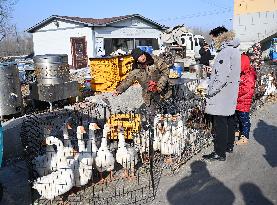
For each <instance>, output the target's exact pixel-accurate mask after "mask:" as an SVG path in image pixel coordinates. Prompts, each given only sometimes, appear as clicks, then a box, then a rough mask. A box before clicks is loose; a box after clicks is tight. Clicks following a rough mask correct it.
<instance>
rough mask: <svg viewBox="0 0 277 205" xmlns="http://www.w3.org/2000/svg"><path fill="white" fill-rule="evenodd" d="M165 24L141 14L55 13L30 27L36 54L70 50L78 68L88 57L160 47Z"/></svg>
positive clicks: (62, 52)
mask: <svg viewBox="0 0 277 205" xmlns="http://www.w3.org/2000/svg"><path fill="white" fill-rule="evenodd" d="M164 29H165V27H164V26H163V25H160V24H159V23H157V22H155V21H152V20H150V19H148V18H145V17H143V16H141V15H139V14H133V15H127V16H119V17H112V18H103V19H94V18H80V17H69V16H57V15H53V16H51V17H49V18H47V19H45V20H43V21H41V22H39V23H38V24H36V25H35V26H33V27H31V28H29V29H28V30H27V31H28V32H29V33H32V34H33V42H34V52H35V55H44V54H67V55H68V59H69V64H70V65H72V66H74V67H75V68H81V67H85V66H87V63H88V58H90V57H97V56H102V55H109V54H110V53H111V52H113V51H115V50H117V49H119V48H120V49H122V50H124V51H129V50H131V49H133V48H134V47H136V46H153V48H154V49H158V48H159V45H160V42H159V37H160V33H161V32H162V31H163V30H164Z"/></svg>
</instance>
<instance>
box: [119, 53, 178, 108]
mask: <svg viewBox="0 0 277 205" xmlns="http://www.w3.org/2000/svg"><path fill="white" fill-rule="evenodd" d="M131 54H132V56H133V58H134V61H135V62H134V63H133V70H132V71H131V72H130V73H129V74H128V76H127V78H126V79H125V80H124V81H122V82H121V84H120V85H119V86H118V87H117V89H116V91H115V93H114V94H115V95H117V94H121V93H123V92H125V91H126V90H127V89H128V88H129V87H130V86H131V85H133V83H134V82H135V81H138V82H139V84H140V85H141V87H142V97H143V100H144V102H145V104H146V106H147V107H148V108H150V110H151V112H153V111H154V110H157V109H158V108H159V107H160V105H161V104H162V101H163V100H166V99H168V98H169V97H171V94H172V89H171V86H170V84H169V67H170V66H171V65H172V64H173V61H172V59H170V58H168V59H169V60H164V59H163V58H161V57H159V56H151V55H150V54H148V53H146V52H143V51H142V50H140V49H139V48H136V49H134V50H133V51H132V53H131Z"/></svg>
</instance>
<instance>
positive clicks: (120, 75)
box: [89, 55, 133, 92]
mask: <svg viewBox="0 0 277 205" xmlns="http://www.w3.org/2000/svg"><path fill="white" fill-rule="evenodd" d="M89 60H90V73H91V86H92V89H93V90H94V91H97V92H109V91H113V90H115V89H116V87H117V86H118V85H119V83H120V82H121V81H122V80H124V79H125V78H126V76H127V74H128V72H129V71H130V70H131V69H132V62H133V58H132V56H131V55H125V56H116V57H109V58H90V59H89Z"/></svg>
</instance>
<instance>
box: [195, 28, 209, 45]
mask: <svg viewBox="0 0 277 205" xmlns="http://www.w3.org/2000/svg"><path fill="white" fill-rule="evenodd" d="M190 30H192V33H193V34H195V35H197V34H198V35H202V36H203V37H204V38H205V40H206V42H207V43H211V40H212V39H211V37H210V35H209V32H210V31H209V30H208V29H203V28H200V27H191V28H190Z"/></svg>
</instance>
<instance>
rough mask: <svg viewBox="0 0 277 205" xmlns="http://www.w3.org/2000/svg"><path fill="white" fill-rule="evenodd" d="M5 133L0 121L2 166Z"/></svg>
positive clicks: (0, 159) (0, 156) (0, 157)
mask: <svg viewBox="0 0 277 205" xmlns="http://www.w3.org/2000/svg"><path fill="white" fill-rule="evenodd" d="M3 138H4V135H3V128H2V125H1V122H0V167H1V164H2V158H3V146H4V145H3V141H4V139H3Z"/></svg>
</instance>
